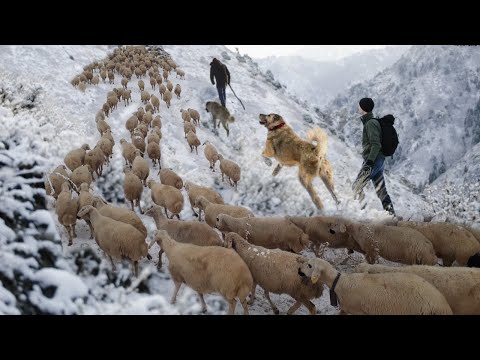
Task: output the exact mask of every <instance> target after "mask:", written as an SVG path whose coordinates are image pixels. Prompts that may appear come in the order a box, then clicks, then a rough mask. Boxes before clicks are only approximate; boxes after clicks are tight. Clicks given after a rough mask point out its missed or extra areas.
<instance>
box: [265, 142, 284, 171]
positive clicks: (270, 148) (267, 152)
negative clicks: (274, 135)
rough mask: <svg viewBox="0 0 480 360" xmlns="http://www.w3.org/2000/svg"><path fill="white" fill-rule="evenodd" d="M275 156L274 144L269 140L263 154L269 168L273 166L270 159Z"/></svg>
mask: <svg viewBox="0 0 480 360" xmlns="http://www.w3.org/2000/svg"><path fill="white" fill-rule="evenodd" d="M274 155H275V150H274V149H273V146H272V142H271V141H269V140H267V142H266V144H265V150H263V153H262V156H263V160H264V161H265V164H267V166H272V160H270V159H269V158H271V157H273V156H274ZM279 171H280V170H279Z"/></svg>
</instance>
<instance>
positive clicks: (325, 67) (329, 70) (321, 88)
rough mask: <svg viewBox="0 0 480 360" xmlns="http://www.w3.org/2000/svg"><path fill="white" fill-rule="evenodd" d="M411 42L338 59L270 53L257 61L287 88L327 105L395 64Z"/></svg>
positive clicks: (316, 102) (300, 96)
mask: <svg viewBox="0 0 480 360" xmlns="http://www.w3.org/2000/svg"><path fill="white" fill-rule="evenodd" d="M408 48H409V46H389V47H386V48H384V49H375V50H368V51H362V52H360V53H358V54H354V55H351V56H347V57H345V58H342V59H340V60H337V61H315V60H312V59H307V58H305V57H301V56H280V57H275V56H273V57H268V58H265V59H260V60H256V61H258V63H259V65H260V68H261V69H262V70H264V71H268V70H270V71H271V72H272V73H273V75H274V76H275V78H277V79H278V80H279V81H280V82H281V83H282V84H284V85H286V87H287V90H288V91H289V92H291V93H292V94H295V95H297V96H298V97H299V98H301V99H304V100H307V101H308V102H309V103H310V104H311V105H312V106H313V105H314V106H317V107H318V106H324V105H326V104H327V103H328V102H329V101H331V100H332V99H333V98H334V97H335V96H336V95H337V94H338V93H340V92H342V91H345V90H346V89H347V88H348V87H349V86H351V85H353V84H356V83H359V82H362V81H365V80H368V79H370V78H372V77H373V76H375V75H376V74H377V73H379V72H380V71H382V70H383V69H385V68H387V67H389V66H391V65H393V64H394V63H395V62H396V61H397V60H398V59H399V58H400V56H401V55H402V54H403V53H404V52H405V51H407V49H408Z"/></svg>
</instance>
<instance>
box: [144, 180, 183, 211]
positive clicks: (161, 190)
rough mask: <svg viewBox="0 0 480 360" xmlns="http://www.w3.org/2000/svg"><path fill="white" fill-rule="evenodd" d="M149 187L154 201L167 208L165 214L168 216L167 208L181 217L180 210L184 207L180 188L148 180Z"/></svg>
mask: <svg viewBox="0 0 480 360" xmlns="http://www.w3.org/2000/svg"><path fill="white" fill-rule="evenodd" d="M147 184H148V187H149V188H150V189H151V196H152V201H153V202H154V203H155V204H157V205H158V206H161V207H163V208H164V209H165V216H166V217H169V216H168V212H167V210H169V211H170V212H171V213H172V216H171V217H169V218H173V217H174V216H176V217H177V218H178V219H180V212H181V211H182V209H183V195H182V192H181V191H180V190H178V189H177V188H174V187H173V186H170V185H163V184H157V183H155V181H153V180H150V181H148V183H147Z"/></svg>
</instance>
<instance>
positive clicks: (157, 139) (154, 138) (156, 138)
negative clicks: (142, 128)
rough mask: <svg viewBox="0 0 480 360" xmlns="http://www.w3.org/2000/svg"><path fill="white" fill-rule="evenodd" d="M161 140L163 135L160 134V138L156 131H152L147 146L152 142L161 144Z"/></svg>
mask: <svg viewBox="0 0 480 360" xmlns="http://www.w3.org/2000/svg"><path fill="white" fill-rule="evenodd" d="M160 139H161V134H160V136H159V135H158V133H157V132H156V131H153V130H152V131H151V132H150V134H148V136H147V144H149V143H151V142H154V143H157V144H160Z"/></svg>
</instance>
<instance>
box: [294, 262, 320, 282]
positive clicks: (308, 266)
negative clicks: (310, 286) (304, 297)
mask: <svg viewBox="0 0 480 360" xmlns="http://www.w3.org/2000/svg"><path fill="white" fill-rule="evenodd" d="M297 263H298V271H297V272H298V275H300V276H301V277H302V278H303V277H307V278H310V279H311V280H312V283H314V284H315V283H316V282H317V281H318V278H319V276H318V275H319V274H318V273H315V274H314V269H315V268H314V266H313V264H312V260H311V259H308V258H306V257H304V256H299V257H297Z"/></svg>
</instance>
